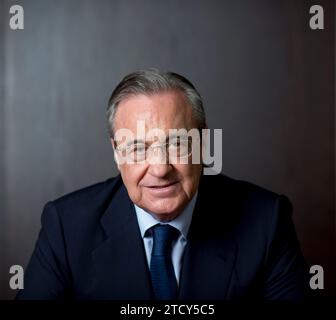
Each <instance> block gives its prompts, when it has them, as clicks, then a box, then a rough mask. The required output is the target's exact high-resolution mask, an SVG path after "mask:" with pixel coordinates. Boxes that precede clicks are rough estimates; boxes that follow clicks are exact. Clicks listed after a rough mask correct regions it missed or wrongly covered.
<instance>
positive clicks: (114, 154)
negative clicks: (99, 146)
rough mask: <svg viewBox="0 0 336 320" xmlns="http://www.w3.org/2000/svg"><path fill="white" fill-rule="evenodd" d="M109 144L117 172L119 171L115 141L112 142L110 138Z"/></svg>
mask: <svg viewBox="0 0 336 320" xmlns="http://www.w3.org/2000/svg"><path fill="white" fill-rule="evenodd" d="M110 142H111V145H112V149H113V156H114V161H115V162H116V164H117V167H118V170H119V171H120V167H119V161H118V159H119V158H118V152H117V150H116V143H115V141H114V139H113V138H112V137H111V138H110Z"/></svg>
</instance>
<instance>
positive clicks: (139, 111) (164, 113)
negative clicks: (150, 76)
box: [115, 91, 197, 132]
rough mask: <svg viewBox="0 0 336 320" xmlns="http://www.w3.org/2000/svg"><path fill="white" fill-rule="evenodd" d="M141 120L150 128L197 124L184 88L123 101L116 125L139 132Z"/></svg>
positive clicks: (147, 128) (117, 127)
mask: <svg viewBox="0 0 336 320" xmlns="http://www.w3.org/2000/svg"><path fill="white" fill-rule="evenodd" d="M139 122H143V123H144V125H145V129H146V130H150V129H151V130H152V129H160V130H164V131H167V130H169V129H181V128H185V129H187V130H189V129H191V128H195V127H197V122H196V121H195V119H194V117H193V112H192V108H191V106H190V104H189V103H188V101H187V99H186V98H185V96H184V94H183V93H182V92H180V91H167V92H162V93H156V94H151V95H144V94H139V95H134V96H131V97H129V98H127V99H125V100H123V101H121V102H120V103H119V106H118V109H117V112H116V116H115V129H116V130H118V129H122V128H125V129H130V130H132V131H133V132H136V128H137V124H138V123H139Z"/></svg>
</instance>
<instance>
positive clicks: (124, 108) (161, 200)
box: [111, 91, 202, 221]
mask: <svg viewBox="0 0 336 320" xmlns="http://www.w3.org/2000/svg"><path fill="white" fill-rule="evenodd" d="M139 121H143V123H144V126H145V132H148V131H149V130H151V131H152V132H153V131H154V130H153V129H161V130H162V131H163V132H164V133H165V135H166V136H167V137H168V136H169V129H186V130H187V131H189V130H190V129H193V128H197V122H196V121H195V119H194V117H193V113H192V108H191V106H190V105H189V104H188V103H187V101H186V99H185V97H184V95H183V94H182V93H181V92H179V91H168V92H163V93H158V94H153V95H149V96H147V95H135V96H131V97H129V98H128V99H125V100H123V101H121V102H120V104H119V106H118V110H117V113H116V116H115V126H114V130H115V132H117V131H118V130H119V129H128V130H131V131H132V133H133V135H134V138H135V139H136V140H138V141H141V142H144V143H146V144H147V145H153V142H155V141H156V143H157V139H156V140H155V137H151V135H148V136H147V137H146V136H144V135H142V134H141V136H137V125H138V124H139ZM138 135H139V132H138ZM152 138H153V139H152ZM111 142H112V145H113V146H114V141H113V139H111ZM154 144H155V143H154ZM158 154H159V157H160V156H162V152H159V153H158ZM118 167H119V170H120V173H121V176H122V179H123V182H124V184H125V186H126V188H127V191H128V194H129V196H130V198H131V200H132V201H133V202H134V203H135V204H136V205H138V206H139V207H141V208H143V209H144V210H147V211H149V212H151V213H153V214H154V215H155V216H156V218H158V219H159V220H161V221H169V220H172V219H174V218H175V217H176V216H178V215H179V214H180V213H181V212H182V210H183V209H184V208H185V206H186V205H187V203H188V202H189V201H190V200H191V199H192V197H193V196H194V194H195V192H196V191H197V188H198V184H199V180H200V177H201V174H202V165H201V164H191V157H189V158H188V161H187V163H177V164H173V163H171V162H169V161H157V163H155V161H144V162H142V163H123V164H119V166H118Z"/></svg>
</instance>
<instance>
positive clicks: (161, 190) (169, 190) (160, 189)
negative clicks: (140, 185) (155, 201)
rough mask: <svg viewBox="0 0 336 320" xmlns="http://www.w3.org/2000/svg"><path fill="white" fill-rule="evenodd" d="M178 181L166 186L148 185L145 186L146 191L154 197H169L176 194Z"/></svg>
mask: <svg viewBox="0 0 336 320" xmlns="http://www.w3.org/2000/svg"><path fill="white" fill-rule="evenodd" d="M177 186H178V181H175V182H170V183H166V184H159V185H150V186H147V188H148V190H149V191H150V192H151V193H153V194H155V195H156V196H169V195H171V194H173V193H174V192H176V190H177Z"/></svg>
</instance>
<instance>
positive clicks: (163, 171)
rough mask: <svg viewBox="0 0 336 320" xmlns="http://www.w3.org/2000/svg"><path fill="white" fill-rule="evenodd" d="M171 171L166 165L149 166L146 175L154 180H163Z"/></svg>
mask: <svg viewBox="0 0 336 320" xmlns="http://www.w3.org/2000/svg"><path fill="white" fill-rule="evenodd" d="M172 170H173V168H172V166H171V165H170V164H169V163H167V164H159V163H158V164H150V165H149V168H148V173H149V174H151V175H152V176H154V177H156V178H164V177H166V176H167V175H169V173H170V172H171V171H172Z"/></svg>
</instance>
